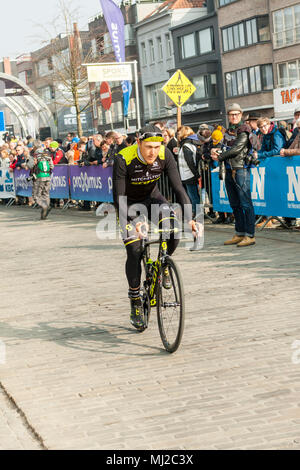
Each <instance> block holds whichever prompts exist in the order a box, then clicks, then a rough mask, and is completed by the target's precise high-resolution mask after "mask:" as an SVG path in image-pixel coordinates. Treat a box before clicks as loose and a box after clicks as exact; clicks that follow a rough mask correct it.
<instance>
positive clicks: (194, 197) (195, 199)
mask: <svg viewBox="0 0 300 470" xmlns="http://www.w3.org/2000/svg"><path fill="white" fill-rule="evenodd" d="M185 187H186V192H187V195H188V197H189V198H190V200H191V203H192V211H193V215H194V216H196V215H197V214H196V206H197V204H200V196H199V192H198V185H197V183H191V184H186V183H185Z"/></svg>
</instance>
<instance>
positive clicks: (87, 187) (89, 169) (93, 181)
mask: <svg viewBox="0 0 300 470" xmlns="http://www.w3.org/2000/svg"><path fill="white" fill-rule="evenodd" d="M69 169H70V192H71V199H74V200H81V201H97V202H113V192H112V187H113V181H112V167H108V168H103V167H102V166H86V167H78V166H76V165H75V166H73V165H72V166H70V167H69Z"/></svg>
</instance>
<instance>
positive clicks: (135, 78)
mask: <svg viewBox="0 0 300 470" xmlns="http://www.w3.org/2000/svg"><path fill="white" fill-rule="evenodd" d="M134 81H135V105H136V106H135V107H136V109H135V111H136V127H137V130H140V128H141V114H140V97H139V86H138V69H137V61H136V60H135V61H134Z"/></svg>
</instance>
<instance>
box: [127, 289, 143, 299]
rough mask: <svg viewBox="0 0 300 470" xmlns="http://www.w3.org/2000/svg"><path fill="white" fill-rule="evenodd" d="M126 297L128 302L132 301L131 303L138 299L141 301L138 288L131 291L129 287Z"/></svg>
mask: <svg viewBox="0 0 300 470" xmlns="http://www.w3.org/2000/svg"><path fill="white" fill-rule="evenodd" d="M128 297H129V299H130V300H133V301H135V300H140V299H141V297H140V288H138V289H131V288H130V287H129V289H128Z"/></svg>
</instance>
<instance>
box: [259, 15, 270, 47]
mask: <svg viewBox="0 0 300 470" xmlns="http://www.w3.org/2000/svg"><path fill="white" fill-rule="evenodd" d="M257 29H258V40H259V41H260V42H262V41H270V39H271V35H270V26H269V18H268V16H259V17H258V18H257Z"/></svg>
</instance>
